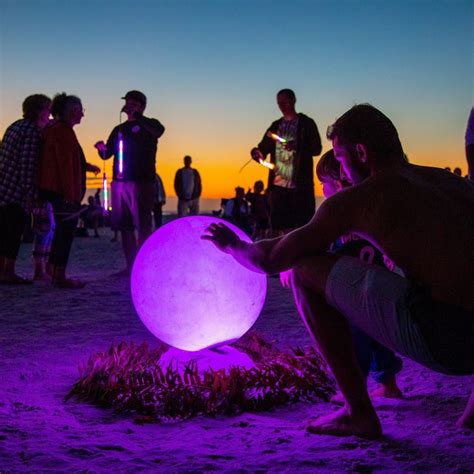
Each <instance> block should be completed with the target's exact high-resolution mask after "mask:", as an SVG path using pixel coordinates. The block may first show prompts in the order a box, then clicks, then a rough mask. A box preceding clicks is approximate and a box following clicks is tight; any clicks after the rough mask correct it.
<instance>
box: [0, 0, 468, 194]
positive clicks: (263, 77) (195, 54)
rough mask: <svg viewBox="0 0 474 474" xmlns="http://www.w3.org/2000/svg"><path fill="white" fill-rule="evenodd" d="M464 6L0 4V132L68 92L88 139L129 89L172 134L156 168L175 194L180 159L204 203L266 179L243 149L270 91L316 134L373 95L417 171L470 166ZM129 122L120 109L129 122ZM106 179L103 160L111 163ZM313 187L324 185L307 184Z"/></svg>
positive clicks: (109, 121) (265, 115) (89, 151)
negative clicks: (79, 108)
mask: <svg viewBox="0 0 474 474" xmlns="http://www.w3.org/2000/svg"><path fill="white" fill-rule="evenodd" d="M473 5H474V2H472V1H456V0H450V1H391V2H385V1H357V2H356V1H331V2H329V1H298V0H297V1H294V2H289V1H239V0H237V1H225V0H222V1H204V0H203V1H198V0H195V1H190V0H188V1H178V0H177V1H160V0H158V1H140V0H137V1H135V2H133V3H132V2H131V1H130V2H129V1H126V2H123V1H94V2H93V1H87V0H86V1H80V2H79V1H68V2H65V1H61V2H56V1H48V0H36V1H21V0H20V1H19V0H15V1H13V0H0V66H1V76H0V81H1V82H0V87H1V96H0V100H1V113H0V133H1V134H2V135H3V132H4V130H5V129H6V127H7V126H8V125H9V124H10V123H11V122H13V121H14V120H16V119H17V118H19V117H20V116H21V102H22V101H23V99H24V97H26V96H27V95H29V94H32V93H37V92H41V93H45V94H47V95H49V96H53V95H54V94H55V93H57V92H61V91H66V92H68V93H71V94H75V95H78V96H79V97H81V99H82V100H83V105H84V107H85V109H86V112H85V117H84V119H83V122H82V124H81V125H79V126H77V127H76V129H75V130H76V133H77V135H78V138H79V141H80V142H81V144H82V146H83V148H84V151H85V153H86V155H87V158H88V160H89V161H91V162H94V163H96V164H100V160H99V159H98V158H97V156H96V153H95V150H94V148H93V144H94V143H95V142H96V141H97V140H100V139H104V140H105V139H106V138H107V137H108V134H109V132H110V131H111V129H112V128H113V127H114V126H115V125H116V124H117V123H118V120H119V111H120V109H121V107H122V105H123V101H122V100H121V99H120V98H121V97H122V96H123V95H124V94H125V92H127V91H128V90H130V89H138V90H141V91H143V92H144V93H145V94H146V95H147V97H148V104H149V105H148V107H147V109H146V111H145V115H147V116H150V117H156V118H158V119H159V120H160V121H161V122H162V123H163V124H164V125H165V127H166V132H165V134H164V135H163V137H162V139H160V144H159V149H158V154H157V170H158V172H159V173H160V174H161V176H162V178H163V179H164V182H165V187H166V188H167V192H168V194H169V195H172V194H174V192H173V189H172V188H173V186H172V181H173V177H174V173H175V171H176V169H177V168H179V167H181V166H182V158H183V156H184V155H185V154H189V155H191V156H192V157H193V160H194V164H195V166H196V168H198V169H199V171H200V172H201V175H202V179H203V186H204V195H205V196H206V197H217V198H218V197H224V196H229V195H231V194H233V188H234V187H235V186H237V185H241V186H244V187H248V186H250V185H251V184H252V183H253V182H254V181H255V180H256V179H264V180H265V179H266V176H267V172H266V170H265V169H264V168H263V167H259V166H258V165H257V164H256V163H254V162H252V163H250V164H249V165H248V166H247V167H246V168H245V169H244V170H243V171H242V173H240V174H239V173H238V171H239V169H240V168H241V166H242V165H243V164H244V163H245V162H246V161H247V160H248V158H249V150H250V148H251V147H253V146H254V145H255V144H256V143H258V141H259V140H260V138H261V136H262V134H263V133H264V131H265V130H266V127H267V126H268V125H269V124H270V122H271V121H273V120H275V119H277V118H278V117H279V116H280V112H279V110H278V108H277V106H276V102H275V94H276V92H277V91H278V90H279V89H281V88H285V87H290V88H292V89H293V90H294V91H295V92H296V95H297V98H298V101H297V110H298V111H301V112H304V113H306V114H307V115H309V116H311V117H313V118H314V119H315V121H316V123H317V124H318V127H319V130H320V133H321V136H322V138H323V147H324V150H327V149H328V148H329V147H330V143H329V142H328V141H327V140H326V139H325V131H326V127H327V126H328V125H329V124H331V123H332V122H334V120H335V119H336V118H337V117H338V116H339V115H341V114H342V113H343V112H345V111H346V110H347V109H348V108H349V107H351V106H352V105H353V104H355V103H361V102H370V103H372V104H373V105H375V106H376V107H378V108H380V109H381V110H382V111H384V112H385V113H386V114H387V115H388V116H389V117H390V118H391V119H392V120H393V121H394V123H395V125H396V126H397V128H398V130H399V133H400V137H401V140H402V143H403V144H404V148H405V152H406V153H407V154H408V156H409V158H410V160H411V161H412V162H414V163H417V164H426V165H433V166H440V167H444V166H451V167H454V166H459V167H461V168H462V170H463V172H464V173H465V172H466V164H465V158H464V131H465V127H466V120H467V117H468V114H469V110H470V108H471V106H472V105H473V102H474V100H473V89H472V86H473V43H474V38H473V35H474V33H473V32H474V21H473ZM124 119H125V117H124ZM107 171H108V173H109V175H110V174H111V162H110V161H109V162H108V164H107ZM317 191H318V192H319V187H318V188H317Z"/></svg>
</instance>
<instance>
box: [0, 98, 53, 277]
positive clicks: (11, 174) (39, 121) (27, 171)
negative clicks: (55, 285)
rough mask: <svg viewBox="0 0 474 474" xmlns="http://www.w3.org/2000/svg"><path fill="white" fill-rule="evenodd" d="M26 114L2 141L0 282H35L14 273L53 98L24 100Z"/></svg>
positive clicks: (33, 200)
mask: <svg viewBox="0 0 474 474" xmlns="http://www.w3.org/2000/svg"><path fill="white" fill-rule="evenodd" d="M22 107H23V118H22V119H20V120H17V121H16V122H14V123H13V124H11V125H10V126H9V127H8V128H7V130H6V132H5V135H4V137H3V140H2V143H1V145H0V283H3V284H10V285H17V284H25V283H32V280H29V279H27V278H23V277H21V276H19V275H17V274H16V273H15V263H16V258H17V256H18V251H19V249H20V242H21V235H22V232H23V223H24V220H25V215H26V213H28V212H31V211H32V209H33V207H34V204H35V201H36V198H37V191H38V188H37V185H36V178H37V170H38V160H39V154H40V146H41V129H42V128H43V127H44V126H45V125H46V124H47V123H48V122H49V116H50V107H51V99H50V98H49V97H47V96H45V95H43V94H34V95H30V96H28V97H27V98H26V99H25V100H24V101H23V106H22Z"/></svg>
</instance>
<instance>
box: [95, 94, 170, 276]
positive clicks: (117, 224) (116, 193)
mask: <svg viewBox="0 0 474 474" xmlns="http://www.w3.org/2000/svg"><path fill="white" fill-rule="evenodd" d="M122 99H124V100H125V105H124V106H123V108H122V112H125V113H126V114H127V121H126V122H125V123H123V124H121V125H117V126H116V127H115V128H114V129H113V130H112V132H111V134H110V136H109V138H108V140H107V144H105V143H104V142H103V141H99V142H97V143H96V144H95V147H96V149H97V150H98V152H99V156H100V157H101V158H102V159H104V160H106V159H109V158H110V157H111V156H114V166H113V182H112V186H111V193H112V217H111V227H112V230H114V231H116V230H119V231H120V232H121V235H122V247H123V252H124V254H125V259H126V262H127V267H126V268H125V270H123V271H122V272H121V274H122V275H124V276H128V275H130V272H131V270H132V266H133V262H134V260H135V256H136V254H137V251H138V248H139V247H140V246H141V245H143V243H144V242H145V240H146V239H147V238H148V237H149V236H150V235H151V232H152V227H153V225H152V211H153V203H154V198H155V162H156V151H157V148H158V139H159V138H160V137H161V136H162V135H163V133H164V132H165V127H163V125H162V124H161V123H160V122H159V121H158V120H157V119H154V118H149V117H145V116H144V115H143V113H144V111H145V108H146V105H147V98H146V96H145V94H143V92H140V91H136V90H133V91H129V92H127V93H126V94H125V96H124V97H122ZM135 231H137V232H138V239H137V237H136V235H135Z"/></svg>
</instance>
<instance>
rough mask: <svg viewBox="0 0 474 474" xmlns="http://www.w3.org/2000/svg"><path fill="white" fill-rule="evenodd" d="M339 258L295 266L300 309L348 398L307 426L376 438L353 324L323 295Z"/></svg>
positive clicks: (376, 421) (294, 283)
mask: <svg viewBox="0 0 474 474" xmlns="http://www.w3.org/2000/svg"><path fill="white" fill-rule="evenodd" d="M336 260H337V257H335V256H329V255H323V256H318V257H311V258H308V259H304V260H302V261H300V262H298V263H297V265H296V266H295V267H294V269H293V278H292V288H293V295H294V298H295V302H296V305H297V307H298V311H299V313H300V315H301V316H302V318H303V321H304V322H305V324H306V327H307V328H308V330H309V332H310V334H311V335H312V336H313V338H314V340H315V341H316V344H317V345H318V348H319V350H320V351H321V353H322V355H323V356H324V358H325V359H326V361H327V363H328V364H329V366H330V367H331V369H332V372H333V374H334V377H335V379H336V381H337V383H338V385H339V389H340V390H341V393H342V395H343V396H344V398H345V401H346V402H345V406H344V408H342V409H341V410H339V411H337V412H335V413H333V414H331V415H328V416H325V417H321V418H319V419H317V420H315V421H311V422H310V423H309V425H308V427H307V429H308V431H310V432H312V433H317V434H332V435H336V436H351V435H356V436H360V437H363V438H369V439H372V438H377V437H379V436H380V435H381V434H382V428H381V426H380V421H379V419H378V417H377V414H376V413H375V410H374V408H373V406H372V403H371V401H370V399H369V395H368V393H367V387H366V381H365V378H364V376H363V375H362V372H361V370H360V368H359V365H358V364H357V361H356V358H355V354H354V348H353V344H352V332H351V330H350V326H349V324H348V323H347V321H346V320H345V319H344V317H343V316H342V315H341V314H340V313H338V312H337V311H336V310H335V309H334V308H333V307H331V306H329V305H328V304H327V302H326V300H325V298H324V296H323V295H324V289H325V287H326V280H327V276H328V275H329V272H330V270H331V268H332V266H333V265H334V263H335V261H336Z"/></svg>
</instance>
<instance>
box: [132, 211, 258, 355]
mask: <svg viewBox="0 0 474 474" xmlns="http://www.w3.org/2000/svg"><path fill="white" fill-rule="evenodd" d="M213 222H223V223H225V224H226V225H228V226H229V227H231V228H232V230H234V231H235V232H236V233H237V234H238V235H239V237H240V238H241V239H243V240H245V241H248V242H249V241H250V239H249V237H248V236H247V235H245V234H244V233H243V232H242V231H241V230H240V229H238V228H236V227H235V226H233V225H231V224H229V223H228V222H225V221H222V220H221V219H217V218H213V217H205V216H193V217H186V218H182V219H177V220H175V221H172V222H170V223H169V224H166V225H165V226H163V227H161V228H160V229H158V230H157V231H156V232H155V233H154V234H153V235H152V236H151V237H150V238H149V239H148V240H147V241H146V242H145V244H144V245H143V246H142V248H141V249H140V252H139V253H138V255H137V258H136V260H135V264H134V266H133V271H132V281H131V290H132V299H133V303H134V305H135V309H136V310H137V313H138V314H139V316H140V318H141V320H142V321H143V323H144V324H145V326H146V327H147V328H148V329H149V330H150V331H151V332H152V333H153V334H154V335H155V336H156V337H157V338H159V339H161V340H162V341H164V342H166V343H167V344H169V345H171V346H173V347H176V348H179V349H183V350H187V351H198V350H200V349H204V348H206V347H213V346H219V345H222V344H228V343H230V342H232V341H235V340H237V339H239V338H240V337H241V336H243V335H244V334H245V333H246V332H247V331H248V330H249V329H250V327H251V326H252V325H253V324H254V322H255V321H256V319H257V318H258V316H259V314H260V311H261V309H262V307H263V303H264V301H265V295H266V288H267V280H266V276H265V275H263V274H259V273H255V272H251V271H249V270H247V269H246V268H244V267H243V266H241V265H240V264H239V263H237V262H236V261H235V260H234V259H233V258H232V257H230V256H229V255H227V254H225V253H222V252H220V251H219V250H217V249H216V247H215V246H214V245H213V244H212V243H211V242H209V241H205V240H202V239H201V236H202V235H203V234H204V233H205V229H206V228H207V227H208V226H209V225H210V224H211V223H213Z"/></svg>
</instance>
